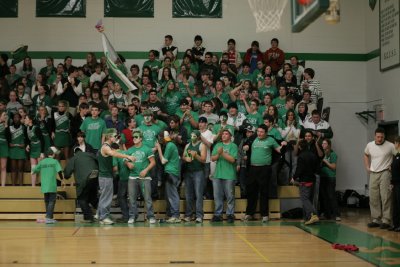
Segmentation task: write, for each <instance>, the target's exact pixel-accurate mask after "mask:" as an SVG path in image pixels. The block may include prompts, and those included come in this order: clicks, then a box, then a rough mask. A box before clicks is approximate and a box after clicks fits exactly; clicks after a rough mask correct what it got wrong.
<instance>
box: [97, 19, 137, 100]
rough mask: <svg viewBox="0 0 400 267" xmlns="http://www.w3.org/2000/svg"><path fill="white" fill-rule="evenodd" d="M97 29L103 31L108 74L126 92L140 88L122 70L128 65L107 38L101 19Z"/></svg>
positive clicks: (102, 36)
mask: <svg viewBox="0 0 400 267" xmlns="http://www.w3.org/2000/svg"><path fill="white" fill-rule="evenodd" d="M96 29H97V30H98V31H99V32H100V33H101V39H102V43H103V50H104V55H105V56H106V59H107V67H108V74H109V75H110V77H111V79H113V80H114V81H115V82H117V83H119V84H120V85H121V88H122V90H123V91H124V92H125V93H126V92H130V91H134V90H137V89H138V88H137V87H136V86H135V85H133V84H132V82H131V81H130V80H129V79H128V78H127V77H126V76H125V74H124V73H123V72H122V70H124V69H125V70H126V67H125V65H124V63H123V62H122V60H121V59H120V58H119V56H118V54H117V53H116V52H115V50H114V47H113V46H112V45H111V43H110V41H109V40H108V38H107V35H106V34H105V33H104V27H103V24H102V22H101V20H100V21H99V22H98V23H97V25H96Z"/></svg>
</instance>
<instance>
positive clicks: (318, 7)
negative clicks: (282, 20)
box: [290, 0, 329, 32]
mask: <svg viewBox="0 0 400 267" xmlns="http://www.w3.org/2000/svg"><path fill="white" fill-rule="evenodd" d="M290 2H291V7H292V12H291V17H292V32H301V31H302V30H303V29H304V28H306V27H307V26H308V25H309V24H310V23H312V22H313V21H314V20H316V19H317V18H318V17H319V16H320V15H321V14H323V13H324V12H325V11H326V10H327V9H328V7H329V0H291V1H290Z"/></svg>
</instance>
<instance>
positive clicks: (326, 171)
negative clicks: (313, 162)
mask: <svg viewBox="0 0 400 267" xmlns="http://www.w3.org/2000/svg"><path fill="white" fill-rule="evenodd" d="M324 159H326V160H327V161H328V162H329V163H336V162H337V155H336V153H335V152H334V151H331V153H330V154H329V155H325V157H324ZM321 176H322V177H329V178H335V177H336V170H332V169H330V168H328V166H326V164H324V163H323V164H322V168H321Z"/></svg>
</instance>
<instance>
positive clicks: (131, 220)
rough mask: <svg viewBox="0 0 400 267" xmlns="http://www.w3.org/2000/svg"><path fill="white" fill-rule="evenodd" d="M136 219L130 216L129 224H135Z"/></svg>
mask: <svg viewBox="0 0 400 267" xmlns="http://www.w3.org/2000/svg"><path fill="white" fill-rule="evenodd" d="M135 221H136V220H135V219H134V218H129V220H128V224H134V223H135Z"/></svg>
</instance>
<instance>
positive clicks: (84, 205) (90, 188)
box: [77, 178, 99, 220]
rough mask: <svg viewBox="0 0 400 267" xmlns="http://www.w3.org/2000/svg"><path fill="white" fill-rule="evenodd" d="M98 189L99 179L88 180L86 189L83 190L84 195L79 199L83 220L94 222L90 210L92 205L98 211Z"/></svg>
mask: <svg viewBox="0 0 400 267" xmlns="http://www.w3.org/2000/svg"><path fill="white" fill-rule="evenodd" d="M98 187H99V180H98V179H97V178H93V179H88V181H87V184H86V186H85V188H83V190H82V193H81V194H80V195H79V196H78V198H77V200H78V203H79V206H80V207H81V209H82V213H83V218H84V219H85V220H93V212H92V209H91V208H90V205H92V207H93V208H95V209H97V205H98V203H99V199H98V197H97V192H98ZM89 204H90V205H89Z"/></svg>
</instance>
